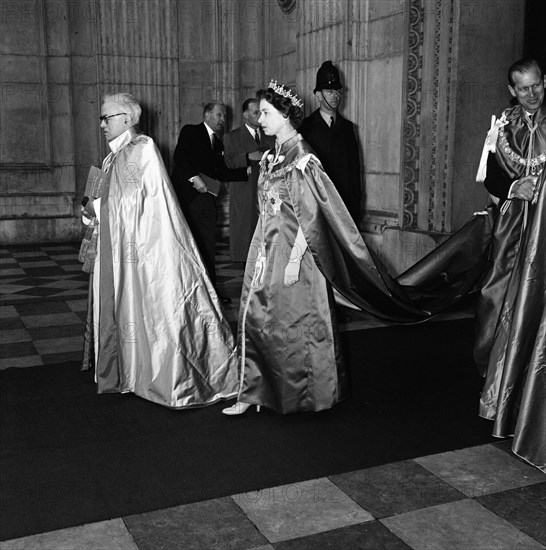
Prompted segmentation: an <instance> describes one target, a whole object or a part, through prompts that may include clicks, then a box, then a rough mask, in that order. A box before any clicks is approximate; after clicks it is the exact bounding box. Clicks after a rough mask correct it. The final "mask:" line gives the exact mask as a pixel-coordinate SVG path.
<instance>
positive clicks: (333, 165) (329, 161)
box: [300, 109, 362, 222]
mask: <svg viewBox="0 0 546 550" xmlns="http://www.w3.org/2000/svg"><path fill="white" fill-rule="evenodd" d="M300 133H301V135H302V136H303V138H304V139H305V141H307V143H309V145H310V146H311V147H312V148H313V150H314V151H315V153H316V154H317V157H318V158H319V160H320V162H321V164H322V166H323V168H324V171H325V172H326V174H328V177H329V178H330V179H331V180H332V182H333V184H334V185H335V187H336V189H337V191H338V193H339V194H340V195H341V198H342V199H343V202H344V203H345V205H346V206H347V209H348V210H349V212H350V213H351V216H352V217H353V219H354V220H355V221H357V222H358V217H359V212H360V203H361V200H362V187H361V183H360V154H359V149H358V143H357V141H356V135H355V130H354V125H353V123H352V122H350V121H348V120H347V119H345V118H343V117H342V116H341V115H340V114H339V113H338V114H337V116H336V121H335V123H334V125H333V126H332V127H330V126H328V124H326V122H325V121H324V119H323V118H322V116H321V115H320V109H317V110H316V111H314V112H313V113H311V115H309V116H308V117H307V118H306V119H305V120H304V121H303V123H302V125H301V128H300Z"/></svg>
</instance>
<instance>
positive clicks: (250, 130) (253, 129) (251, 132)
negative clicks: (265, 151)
mask: <svg viewBox="0 0 546 550" xmlns="http://www.w3.org/2000/svg"><path fill="white" fill-rule="evenodd" d="M245 126H246V129H247V130H248V131H249V132H250V135H251V136H252V139H254V140H255V139H256V132H257V131H258V128H252V126H249V125H248V124H247V123H246V122H245ZM259 135H260V134H258V136H259Z"/></svg>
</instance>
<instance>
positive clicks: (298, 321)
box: [238, 135, 348, 413]
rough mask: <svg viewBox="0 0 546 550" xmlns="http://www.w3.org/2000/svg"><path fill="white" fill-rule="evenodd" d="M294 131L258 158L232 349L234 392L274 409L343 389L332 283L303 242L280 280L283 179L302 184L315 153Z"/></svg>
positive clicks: (293, 222) (287, 194) (289, 409)
mask: <svg viewBox="0 0 546 550" xmlns="http://www.w3.org/2000/svg"><path fill="white" fill-rule="evenodd" d="M300 141H301V136H299V135H298V136H296V137H293V138H291V139H290V140H289V141H287V142H285V143H284V144H283V145H282V147H281V151H280V153H281V157H280V158H281V159H282V160H281V161H280V162H278V163H277V164H273V162H272V157H273V155H272V154H270V155H268V156H267V157H266V158H265V159H264V160H263V161H262V171H261V175H260V179H259V203H260V207H261V208H260V218H259V221H258V225H257V227H256V231H255V233H254V237H253V240H252V244H251V247H250V252H249V256H248V259H247V265H246V272H245V278H244V286H243V292H242V296H241V309H240V314H239V336H238V349H239V355H240V363H241V365H240V368H241V372H242V379H241V392H240V396H239V400H240V401H243V402H245V403H253V404H258V405H264V406H266V407H268V408H271V409H273V410H275V411H277V412H279V413H294V412H298V411H320V410H323V409H328V408H330V407H332V406H333V405H335V404H336V403H338V402H339V401H341V400H342V399H344V398H346V397H347V396H348V388H347V380H346V374H345V369H344V367H343V362H342V357H341V351H340V347H339V343H338V337H337V324H336V318H335V309H334V299H333V293H332V288H331V286H330V284H329V283H328V281H327V280H326V279H325V277H324V276H323V275H322V273H321V271H320V270H319V268H318V267H317V265H316V263H315V260H314V258H313V254H312V253H311V251H310V250H307V251H306V253H305V254H304V255H303V259H302V261H301V267H300V274H299V281H298V282H297V283H295V284H294V285H291V286H286V285H285V284H284V272H285V268H286V265H287V263H288V260H289V258H290V253H291V251H292V247H293V245H294V241H295V239H296V234H297V232H298V226H299V224H298V217H297V215H296V212H295V208H297V205H295V204H294V203H293V200H292V198H291V195H292V196H293V193H292V192H291V189H290V186H298V185H305V184H304V182H303V177H302V174H303V172H304V171H305V170H307V169H308V167H307V166H306V164H308V163H315V164H317V165H318V161H317V160H316V158H315V157H314V156H311V155H310V150H309V149H308V148H303V149H302V148H301V146H300V147H298V144H299V142H300Z"/></svg>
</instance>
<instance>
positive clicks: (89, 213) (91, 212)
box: [82, 201, 97, 220]
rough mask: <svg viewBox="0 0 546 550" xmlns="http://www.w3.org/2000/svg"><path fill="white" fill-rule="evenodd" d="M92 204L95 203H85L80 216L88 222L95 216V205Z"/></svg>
mask: <svg viewBox="0 0 546 550" xmlns="http://www.w3.org/2000/svg"><path fill="white" fill-rule="evenodd" d="M94 202H95V201H87V202H86V203H85V206H82V215H84V216H85V217H86V218H87V219H89V220H92V219H93V218H94V217H95V216H96V215H97V213H96V212H95V205H94V204H93V203H94Z"/></svg>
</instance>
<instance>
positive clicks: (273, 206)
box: [265, 188, 282, 216]
mask: <svg viewBox="0 0 546 550" xmlns="http://www.w3.org/2000/svg"><path fill="white" fill-rule="evenodd" d="M281 205H282V199H281V197H280V196H279V191H278V190H277V189H275V188H273V189H268V190H267V191H266V192H265V206H266V208H267V209H268V210H269V213H270V214H272V215H273V216H276V215H277V214H278V213H279V212H280V210H281Z"/></svg>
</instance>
